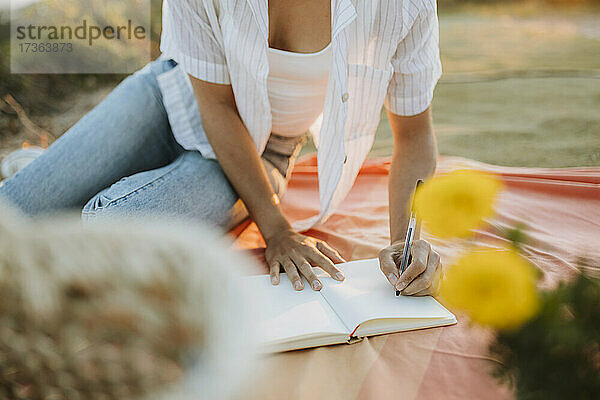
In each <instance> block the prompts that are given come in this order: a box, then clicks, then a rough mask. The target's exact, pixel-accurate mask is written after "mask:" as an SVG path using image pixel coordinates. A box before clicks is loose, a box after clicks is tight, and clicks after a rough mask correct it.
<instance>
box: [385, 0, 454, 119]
mask: <svg viewBox="0 0 600 400" xmlns="http://www.w3.org/2000/svg"><path fill="white" fill-rule="evenodd" d="M406 14H408V13H406ZM392 66H393V68H394V74H393V75H392V79H391V80H390V84H389V86H388V91H387V94H386V97H385V101H384V106H385V107H386V108H387V109H388V110H389V111H390V112H392V113H393V114H396V115H404V116H409V115H416V114H419V113H421V112H423V111H425V110H426V109H427V107H429V105H430V104H431V101H432V99H433V90H434V88H435V85H436V84H437V82H438V80H439V78H440V77H441V75H442V63H441V60H440V51H439V26H438V17H437V6H436V2H435V1H431V2H429V3H428V5H427V6H426V7H425V8H424V9H422V10H421V11H420V12H419V13H418V14H417V16H416V18H415V19H414V22H413V23H412V25H411V27H410V29H409V31H408V33H407V34H406V36H405V37H404V39H402V40H401V41H400V43H399V45H398V48H397V49H396V52H395V54H394V56H393V57H392Z"/></svg>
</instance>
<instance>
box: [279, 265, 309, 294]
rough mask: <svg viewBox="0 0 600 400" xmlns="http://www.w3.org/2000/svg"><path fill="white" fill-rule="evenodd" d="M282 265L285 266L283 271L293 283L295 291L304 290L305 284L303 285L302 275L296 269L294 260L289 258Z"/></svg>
mask: <svg viewBox="0 0 600 400" xmlns="http://www.w3.org/2000/svg"><path fill="white" fill-rule="evenodd" d="M281 265H282V266H283V270H284V271H285V273H286V274H287V276H288V278H289V280H290V282H292V286H293V288H294V289H295V290H302V289H304V283H302V278H300V275H299V274H298V269H297V268H296V265H295V264H294V263H293V262H292V260H291V259H289V258H287V259H285V260H284V261H283V262H282V263H281Z"/></svg>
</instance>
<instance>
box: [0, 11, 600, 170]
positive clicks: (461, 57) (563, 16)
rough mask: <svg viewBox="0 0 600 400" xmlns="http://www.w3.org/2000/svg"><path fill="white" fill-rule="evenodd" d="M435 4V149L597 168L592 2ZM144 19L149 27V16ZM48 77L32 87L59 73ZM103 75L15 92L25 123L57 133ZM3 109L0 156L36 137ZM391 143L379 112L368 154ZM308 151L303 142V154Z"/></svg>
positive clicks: (599, 53) (104, 86)
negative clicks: (65, 86)
mask: <svg viewBox="0 0 600 400" xmlns="http://www.w3.org/2000/svg"><path fill="white" fill-rule="evenodd" d="M438 8H439V16H440V37H441V39H440V40H441V43H440V47H441V56H442V63H443V72H444V75H443V77H442V79H441V80H440V82H439V83H438V86H437V88H436V91H435V98H434V101H433V117H434V124H435V132H436V135H437V139H438V145H439V151H440V153H441V154H446V155H457V156H463V157H468V158H472V159H476V160H480V161H484V162H488V163H493V164H502V165H513V166H541V167H567V166H589V165H600V114H599V113H598V110H599V109H600V24H598V22H597V21H598V20H600V7H592V6H577V7H574V6H568V7H565V6H561V7H558V6H556V5H555V6H549V5H547V4H545V3H544V5H543V4H538V3H530V2H528V3H527V4H512V5H511V4H492V5H475V4H468V5H466V6H460V7H459V6H456V5H453V6H449V5H448V3H447V2H442V3H441V4H440V5H439V7H438ZM157 10H158V11H159V9H157ZM154 20H155V22H154V23H153V25H155V30H156V32H158V31H159V30H160V18H159V15H155V17H154ZM154 40H155V41H157V40H158V33H156V34H155V38H154ZM155 48H156V44H155ZM155 55H156V54H155ZM52 79H53V80H49V83H48V84H47V85H46V84H45V83H44V82H42V83H43V84H44V85H45V86H46V87H44V88H43V89H41V90H40V93H51V92H53V91H52V90H49V89H48V88H49V87H52V86H53V85H55V86H56V87H60V86H61V84H62V81H60V82H57V81H56V79H59V80H60V79H64V80H65V82H66V79H67V78H61V77H60V76H54V77H52ZM69 79H73V78H71V77H69ZM111 79H112V80H111ZM111 79H108V83H107V77H106V76H87V77H83V78H81V79H79V80H78V81H77V82H76V84H77V85H78V90H76V91H72V92H71V91H69V90H70V89H69V90H67V91H66V92H65V93H61V94H60V95H58V96H57V97H56V98H50V97H48V98H44V99H41V97H40V96H39V95H37V96H31V95H29V98H28V97H27V96H26V95H25V94H23V96H22V97H21V98H20V99H21V101H22V103H23V106H24V109H25V111H26V112H27V113H28V115H29V116H30V117H31V119H32V121H33V122H35V123H36V124H38V125H39V126H41V127H42V128H44V129H46V130H48V131H50V132H52V133H54V135H55V136H58V135H60V134H61V133H62V132H64V131H65V130H66V129H68V127H69V126H71V125H72V124H73V123H75V122H76V121H77V120H78V119H79V118H81V116H82V115H83V114H84V113H85V112H87V111H88V110H89V109H90V108H92V107H93V106H94V105H95V104H97V103H98V102H99V101H100V100H101V99H102V97H103V96H105V95H106V94H107V93H108V92H109V91H110V89H111V88H112V87H114V85H115V82H116V81H117V80H118V79H121V78H120V77H114V78H111ZM27 83H30V82H29V81H25V84H24V85H21V86H20V87H21V88H26V84H27ZM37 84H39V82H37ZM14 88H19V87H17V86H15V85H13V88H12V89H11V87H8V91H9V92H10V91H11V90H13V89H14ZM0 89H2V85H1V83H0ZM30 92H33V93H35V91H31V90H30ZM0 95H2V96H4V95H5V93H4V92H3V93H0ZM17 99H19V97H18V96H17ZM41 100H44V101H41ZM28 101H29V103H28ZM11 113H12V110H10V109H8V108H7V107H6V105H3V104H0V157H2V156H4V155H6V154H7V153H9V152H10V151H12V150H14V149H15V148H17V147H19V146H20V145H21V143H22V142H23V140H30V141H32V142H33V143H34V144H35V142H36V138H35V134H32V132H30V131H27V130H26V129H24V128H23V126H21V124H20V123H19V121H18V119H17V118H16V117H15V115H13V114H11ZM50 139H51V140H50V141H52V138H50ZM391 148H392V137H391V132H390V128H389V124H388V121H387V117H386V113H385V110H382V119H381V123H380V126H379V129H378V134H377V138H376V141H375V144H374V146H373V150H372V154H373V155H376V156H385V155H390V154H391ZM311 151H314V146H312V143H309V144H307V145H306V147H305V148H304V149H303V154H307V153H309V152H311Z"/></svg>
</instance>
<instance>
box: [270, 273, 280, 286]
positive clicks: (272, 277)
mask: <svg viewBox="0 0 600 400" xmlns="http://www.w3.org/2000/svg"><path fill="white" fill-rule="evenodd" d="M271 283H272V284H273V285H277V284H278V283H279V279H277V276H275V275H272V276H271Z"/></svg>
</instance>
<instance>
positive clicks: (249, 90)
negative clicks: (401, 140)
mask: <svg viewBox="0 0 600 400" xmlns="http://www.w3.org/2000/svg"><path fill="white" fill-rule="evenodd" d="M331 11H332V12H331V27H332V29H331V46H332V53H333V57H332V58H333V60H332V67H331V70H330V75H329V82H328V87H327V94H326V98H325V106H324V108H323V113H322V114H321V115H320V116H319V118H318V119H317V121H316V122H315V123H314V124H313V126H312V127H311V129H310V131H311V133H312V135H313V139H314V142H315V144H316V146H317V148H318V155H317V159H318V175H319V200H320V205H321V207H320V208H321V210H320V213H319V214H318V215H315V216H314V217H311V218H309V219H306V220H302V221H298V222H296V223H295V224H294V228H295V229H297V230H299V231H303V230H306V229H308V228H310V227H312V226H314V225H316V224H318V223H321V222H323V221H325V220H326V219H327V218H328V217H329V216H330V215H331V214H332V213H333V211H334V210H335V208H336V207H337V206H338V205H339V204H340V202H341V201H342V200H343V199H344V197H346V195H347V194H348V192H349V191H350V189H351V187H352V184H353V183H354V180H355V178H356V176H357V174H358V171H359V169H360V167H361V165H362V163H363V162H364V160H365V158H366V156H367V154H368V153H369V150H370V148H371V146H372V144H373V139H374V137H375V131H376V130H377V125H378V124H379V120H380V115H381V114H380V113H381V108H382V106H385V107H386V108H387V109H388V110H389V111H391V112H392V113H394V114H397V115H415V114H418V113H421V112H423V111H424V110H425V109H426V108H427V107H428V106H429V104H430V103H431V100H432V98H433V90H434V87H435V85H436V83H437V81H438V80H439V78H440V76H441V73H442V67H441V62H440V57H439V28H438V19H437V5H436V2H435V0H331ZM268 37H269V22H268V3H267V0H169V4H167V1H166V0H165V1H164V7H163V33H162V38H161V50H162V52H163V57H168V58H172V59H173V60H175V61H177V63H178V66H177V67H176V68H175V69H173V70H171V71H169V72H167V73H165V74H162V75H161V76H159V85H160V87H161V90H162V92H163V102H164V104H165V108H166V109H167V113H168V115H169V121H170V122H171V126H172V129H173V133H174V135H175V137H176V139H177V140H178V142H179V143H180V144H182V146H183V147H184V148H187V149H196V150H199V151H200V152H201V153H202V154H203V155H204V156H205V157H210V158H215V154H214V152H213V151H212V148H211V147H210V144H209V143H208V140H207V138H206V136H205V133H204V132H203V131H202V129H201V128H198V127H199V126H200V119H199V117H198V116H197V114H198V113H196V115H193V112H192V109H193V108H194V107H196V106H195V101H194V98H193V91H192V90H191V83H190V82H189V78H188V77H187V75H186V73H188V74H190V75H192V76H194V77H196V78H198V79H201V80H204V81H208V82H214V83H221V84H230V85H232V88H233V92H234V96H235V101H236V105H237V108H238V112H239V114H240V117H241V119H242V121H243V122H244V124H245V126H246V128H247V130H248V132H249V133H250V135H251V137H252V139H253V141H254V143H255V145H256V148H257V150H258V152H259V154H262V152H263V150H264V148H265V145H266V143H267V140H268V138H269V135H270V133H271V127H272V125H271V123H272V120H271V108H270V104H269V98H268V93H267V76H268V72H269V65H268V53H267V50H268V46H269V43H268ZM190 107H191V108H190ZM196 109H197V108H196Z"/></svg>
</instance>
